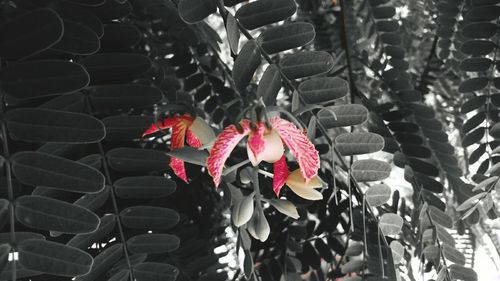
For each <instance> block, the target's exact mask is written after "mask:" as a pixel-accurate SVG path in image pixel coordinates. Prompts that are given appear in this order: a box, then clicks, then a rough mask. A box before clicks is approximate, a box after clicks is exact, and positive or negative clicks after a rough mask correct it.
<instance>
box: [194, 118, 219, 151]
mask: <svg viewBox="0 0 500 281" xmlns="http://www.w3.org/2000/svg"><path fill="white" fill-rule="evenodd" d="M189 130H190V131H191V133H192V134H193V135H194V136H195V137H196V138H197V139H198V140H199V142H200V143H201V145H200V146H197V147H201V146H203V145H207V144H209V143H211V142H213V141H214V140H215V133H214V130H213V129H212V127H210V126H209V125H208V124H207V122H205V120H203V119H202V118H200V117H196V119H194V121H193V123H192V124H191V126H189ZM188 143H189V135H188Z"/></svg>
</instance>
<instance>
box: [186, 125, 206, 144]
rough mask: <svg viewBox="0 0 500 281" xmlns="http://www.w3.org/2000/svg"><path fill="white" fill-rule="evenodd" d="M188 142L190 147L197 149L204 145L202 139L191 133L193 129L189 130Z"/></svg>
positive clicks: (187, 134) (187, 133)
mask: <svg viewBox="0 0 500 281" xmlns="http://www.w3.org/2000/svg"><path fill="white" fill-rule="evenodd" d="M190 128H191V127H190ZM186 142H187V144H188V145H189V146H191V147H195V148H200V147H201V146H202V145H203V144H202V143H201V141H200V139H199V138H198V137H196V135H195V134H194V133H193V132H192V131H191V129H187V132H186Z"/></svg>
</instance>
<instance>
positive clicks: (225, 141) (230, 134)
mask: <svg viewBox="0 0 500 281" xmlns="http://www.w3.org/2000/svg"><path fill="white" fill-rule="evenodd" d="M240 125H241V127H242V128H243V132H241V133H240V132H238V129H237V128H236V126H235V125H230V126H228V127H226V128H225V129H224V131H222V133H220V134H219V136H218V137H217V139H216V140H215V143H214V146H213V147H212V150H210V155H209V156H208V159H207V168H208V173H209V174H210V175H211V176H212V178H213V180H214V184H215V186H216V187H217V186H219V184H220V180H221V177H222V170H223V169H224V163H226V160H227V158H229V155H230V154H231V152H232V151H233V150H234V148H235V147H236V145H238V143H239V142H240V141H241V140H242V139H243V138H244V137H245V136H246V135H248V134H249V133H250V121H248V120H246V119H245V120H243V121H241V122H240Z"/></svg>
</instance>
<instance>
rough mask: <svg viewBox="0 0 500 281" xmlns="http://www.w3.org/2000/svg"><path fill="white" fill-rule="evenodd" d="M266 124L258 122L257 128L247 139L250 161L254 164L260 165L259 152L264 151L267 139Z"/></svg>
mask: <svg viewBox="0 0 500 281" xmlns="http://www.w3.org/2000/svg"><path fill="white" fill-rule="evenodd" d="M266 129H267V128H266V126H264V124H263V123H258V124H257V130H255V131H252V132H251V133H250V136H249V137H248V141H247V153H248V158H249V159H250V162H252V165H253V166H257V165H259V163H260V161H261V159H259V154H260V153H261V152H262V151H264V148H265V144H266V142H265V140H264V133H265V132H266Z"/></svg>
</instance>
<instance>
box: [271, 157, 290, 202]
mask: <svg viewBox="0 0 500 281" xmlns="http://www.w3.org/2000/svg"><path fill="white" fill-rule="evenodd" d="M287 178H288V165H287V164H286V158H285V155H282V156H281V158H280V160H278V161H276V162H274V177H273V190H274V193H276V197H280V191H281V188H282V187H283V185H285V182H286V180H287Z"/></svg>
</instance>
